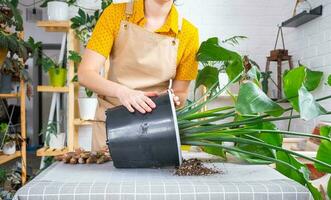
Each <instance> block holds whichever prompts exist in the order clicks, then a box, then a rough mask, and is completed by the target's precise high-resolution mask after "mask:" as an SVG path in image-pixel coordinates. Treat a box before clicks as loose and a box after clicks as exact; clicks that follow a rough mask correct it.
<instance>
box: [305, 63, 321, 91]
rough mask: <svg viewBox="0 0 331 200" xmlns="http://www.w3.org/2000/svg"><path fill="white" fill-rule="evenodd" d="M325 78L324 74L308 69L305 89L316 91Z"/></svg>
mask: <svg viewBox="0 0 331 200" xmlns="http://www.w3.org/2000/svg"><path fill="white" fill-rule="evenodd" d="M322 78H323V72H321V71H312V70H310V69H308V68H306V80H305V82H304V84H305V87H306V88H307V90H308V91H313V90H315V89H316V88H317V87H318V86H319V84H320V83H321V80H322Z"/></svg>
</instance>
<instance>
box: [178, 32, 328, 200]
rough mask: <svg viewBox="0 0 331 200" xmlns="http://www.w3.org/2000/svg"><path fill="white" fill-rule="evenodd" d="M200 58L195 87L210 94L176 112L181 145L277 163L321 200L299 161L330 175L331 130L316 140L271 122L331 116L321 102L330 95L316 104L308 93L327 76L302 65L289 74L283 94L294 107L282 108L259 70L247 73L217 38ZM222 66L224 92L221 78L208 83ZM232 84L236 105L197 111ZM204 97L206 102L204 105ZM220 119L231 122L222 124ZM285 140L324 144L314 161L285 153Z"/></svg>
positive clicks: (208, 43) (205, 45) (203, 49)
mask: <svg viewBox="0 0 331 200" xmlns="http://www.w3.org/2000/svg"><path fill="white" fill-rule="evenodd" d="M197 59H198V60H199V61H200V62H201V63H202V65H203V66H204V67H203V69H202V70H201V71H200V73H199V76H198V79H197V85H196V87H198V86H199V85H204V86H206V87H207V89H208V91H207V93H206V94H204V95H203V96H202V97H200V98H199V99H196V100H194V101H192V102H190V103H189V104H188V105H186V106H185V107H183V108H181V109H179V110H178V111H177V118H178V126H179V131H180V137H181V143H182V144H184V145H194V146H201V147H202V149H203V150H204V151H206V152H208V153H210V154H214V155H217V156H220V157H222V158H224V159H226V158H227V155H229V154H232V155H234V156H236V157H237V158H239V159H241V160H245V161H246V162H248V163H255V164H256V163H260V164H268V163H275V164H276V170H278V171H279V172H280V173H282V174H284V175H285V176H287V177H289V178H291V179H293V180H295V181H297V182H299V183H300V184H302V185H304V186H306V187H307V188H308V189H309V190H310V191H311V193H312V195H313V196H314V198H315V199H321V198H322V197H321V194H320V193H319V191H318V190H317V189H316V188H315V187H314V186H313V185H312V184H311V182H310V180H309V173H310V172H309V170H308V169H307V166H305V165H304V164H301V163H300V162H298V161H297V159H296V158H297V157H301V158H304V159H307V160H310V161H312V162H314V163H315V167H316V168H317V169H318V170H319V171H321V172H326V173H330V172H331V157H330V156H329V152H331V138H330V134H331V131H330V129H323V130H329V131H324V132H322V133H321V135H320V136H316V135H312V134H306V133H299V132H293V131H282V130H279V129H277V127H276V125H275V124H274V123H273V122H275V121H281V120H287V119H294V118H301V119H303V120H310V119H313V118H315V117H317V116H320V115H325V114H331V112H329V111H326V110H325V109H324V108H323V107H322V106H321V105H320V104H319V103H318V102H319V101H322V100H326V99H329V98H331V96H326V97H323V98H320V99H315V98H314V97H313V95H312V94H311V93H310V91H313V90H315V89H316V88H317V87H318V86H319V85H320V83H321V80H322V76H323V73H322V72H319V71H312V70H310V69H308V68H307V67H304V66H299V67H297V68H295V69H293V70H291V71H287V72H286V73H285V74H284V77H283V82H284V84H283V85H284V88H283V89H284V93H285V96H286V100H288V101H289V102H290V105H289V106H288V107H287V108H283V107H282V106H281V105H279V104H278V103H277V102H274V101H272V100H271V99H270V98H269V97H268V96H267V95H266V94H265V93H264V92H263V91H262V89H260V85H261V80H260V77H261V74H260V72H259V71H258V69H257V68H256V67H252V68H251V70H249V71H248V72H245V70H244V66H243V60H242V56H240V55H239V54H238V53H236V52H234V51H230V50H227V49H225V48H223V47H222V46H221V45H220V44H219V41H218V39H217V38H210V39H208V40H207V41H205V42H203V43H202V44H201V47H200V49H199V52H198V54H197ZM220 66H221V68H222V69H224V70H225V71H226V73H227V75H228V77H229V80H230V81H229V83H228V84H227V85H226V86H225V87H223V88H220V87H219V84H218V82H219V80H218V79H217V78H213V79H208V78H205V77H217V74H218V73H219V71H220V70H219V69H220ZM232 84H239V88H240V89H239V94H238V96H237V97H234V98H233V101H234V105H233V106H225V107H218V108H216V109H211V110H207V111H204V112H198V111H199V110H201V108H203V107H204V106H205V105H207V104H208V103H210V102H212V101H213V100H215V99H216V98H217V97H218V96H219V94H221V93H222V92H223V91H225V90H226V89H227V88H228V86H230V85H232ZM204 98H206V100H203V99H204ZM292 110H295V111H297V112H298V114H297V115H291V116H287V115H286V113H287V112H289V111H292ZM221 120H228V121H229V122H221V123H219V121H221ZM284 135H292V136H302V137H314V138H317V139H320V140H321V145H320V146H319V149H318V152H317V156H316V158H309V157H307V156H304V155H301V154H299V153H297V152H294V151H290V150H287V149H284V148H282V143H283V136H284ZM224 142H232V143H233V146H227V145H224Z"/></svg>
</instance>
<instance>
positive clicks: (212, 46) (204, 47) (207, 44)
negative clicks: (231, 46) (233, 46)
mask: <svg viewBox="0 0 331 200" xmlns="http://www.w3.org/2000/svg"><path fill="white" fill-rule="evenodd" d="M197 58H198V60H199V61H201V62H208V61H231V60H240V59H241V56H240V55H239V54H238V53H236V52H233V51H230V50H227V49H225V48H223V47H221V46H220V45H219V40H218V38H216V37H214V38H210V39H208V40H207V41H204V42H202V43H201V46H200V48H199V51H198V54H197Z"/></svg>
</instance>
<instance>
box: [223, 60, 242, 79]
mask: <svg viewBox="0 0 331 200" xmlns="http://www.w3.org/2000/svg"><path fill="white" fill-rule="evenodd" d="M243 70H244V66H243V62H242V60H241V59H237V60H234V61H231V62H230V64H229V65H228V66H227V67H226V69H225V71H226V73H227V75H228V76H229V79H230V80H235V79H236V80H235V81H238V80H239V79H240V76H238V75H239V74H241V73H242V72H243Z"/></svg>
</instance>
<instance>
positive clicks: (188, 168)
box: [175, 159, 222, 176]
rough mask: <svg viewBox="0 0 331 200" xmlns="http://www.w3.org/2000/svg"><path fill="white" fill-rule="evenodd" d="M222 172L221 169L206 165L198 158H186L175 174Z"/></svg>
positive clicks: (190, 174)
mask: <svg viewBox="0 0 331 200" xmlns="http://www.w3.org/2000/svg"><path fill="white" fill-rule="evenodd" d="M220 173H222V172H221V171H220V170H217V169H215V168H208V167H206V166H204V165H203V164H202V162H201V161H200V160H198V159H189V160H184V161H183V164H182V165H181V166H179V167H177V168H176V170H175V175H178V176H208V175H212V174H220Z"/></svg>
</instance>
